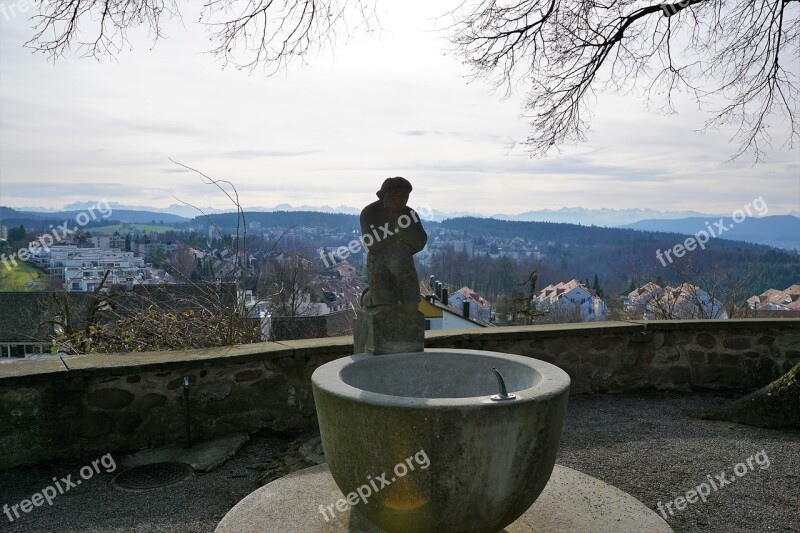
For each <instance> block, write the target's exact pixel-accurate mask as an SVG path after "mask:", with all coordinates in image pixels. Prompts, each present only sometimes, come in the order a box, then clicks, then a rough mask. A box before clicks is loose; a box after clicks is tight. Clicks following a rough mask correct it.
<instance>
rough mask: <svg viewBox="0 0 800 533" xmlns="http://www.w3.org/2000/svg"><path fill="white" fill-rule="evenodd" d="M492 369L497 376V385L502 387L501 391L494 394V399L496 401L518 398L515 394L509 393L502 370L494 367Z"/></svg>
mask: <svg viewBox="0 0 800 533" xmlns="http://www.w3.org/2000/svg"><path fill="white" fill-rule="evenodd" d="M492 371H493V372H494V377H496V378H497V386H498V387H499V388H500V392H499V393H498V394H495V395H494V396H492V400H494V401H496V402H501V401H505V400H513V399H514V398H516V396H514V395H513V394H509V393H508V390H507V389H506V382H505V381H504V380H503V375H502V374H500V371H499V370H497V369H496V368H494V367H492Z"/></svg>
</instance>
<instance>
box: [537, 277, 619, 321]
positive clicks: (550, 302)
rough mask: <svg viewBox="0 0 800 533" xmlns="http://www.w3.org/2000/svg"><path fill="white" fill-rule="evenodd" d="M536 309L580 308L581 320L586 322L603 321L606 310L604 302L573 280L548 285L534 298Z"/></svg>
mask: <svg viewBox="0 0 800 533" xmlns="http://www.w3.org/2000/svg"><path fill="white" fill-rule="evenodd" d="M533 299H534V301H535V302H536V306H537V308H538V309H541V310H544V309H553V308H555V307H558V306H562V307H564V308H566V307H568V306H575V307H578V308H580V311H581V319H582V320H584V321H586V322H594V321H597V320H605V318H606V314H607V313H608V309H607V308H606V302H605V301H604V300H603V299H602V298H600V297H599V296H597V295H596V294H595V293H594V291H592V290H591V289H589V288H587V287H586V286H585V285H584V284H583V283H581V282H580V281H578V280H576V279H573V280H570V281H568V282H566V283H563V282H562V283H558V284H556V285H548V286H547V287H545V288H544V289H542V290H541V291H539V293H538V294H537V295H536V296H534V298H533Z"/></svg>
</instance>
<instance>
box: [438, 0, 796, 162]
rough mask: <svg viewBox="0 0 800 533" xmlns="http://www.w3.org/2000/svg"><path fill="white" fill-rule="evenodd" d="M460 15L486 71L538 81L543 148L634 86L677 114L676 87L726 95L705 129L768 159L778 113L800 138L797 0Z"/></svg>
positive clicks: (469, 9)
mask: <svg viewBox="0 0 800 533" xmlns="http://www.w3.org/2000/svg"><path fill="white" fill-rule="evenodd" d="M792 4H794V5H792ZM454 17H455V23H454V25H453V27H452V29H453V35H452V41H453V43H455V45H456V46H457V49H458V50H459V52H460V53H462V54H463V55H464V56H465V57H466V60H467V63H468V64H469V65H470V66H471V67H472V68H473V70H474V73H475V74H476V75H478V76H482V77H488V78H491V79H493V80H494V82H495V83H496V84H497V85H498V86H501V87H505V88H506V89H507V90H510V89H511V88H512V85H513V83H514V82H515V81H517V80H520V79H523V80H525V81H526V82H527V83H529V84H530V91H529V93H528V96H527V100H526V104H525V107H526V111H527V113H528V115H529V117H530V118H531V127H532V129H533V131H534V133H533V134H532V135H531V136H530V137H529V138H528V140H527V143H528V145H529V147H530V150H531V151H532V153H534V154H544V153H546V152H547V151H548V150H550V149H551V148H552V147H554V146H557V145H560V144H562V143H563V142H565V141H581V140H583V139H584V138H585V133H586V131H587V128H588V121H589V118H590V116H591V112H590V108H589V102H590V97H591V96H592V95H593V94H594V93H595V92H599V91H609V90H610V91H618V92H619V91H621V92H627V91H631V90H633V89H634V88H639V89H641V90H642V91H643V93H644V95H645V97H646V98H647V100H648V101H649V102H653V103H658V104H659V105H660V107H661V108H662V110H665V111H668V112H671V111H674V108H673V97H674V95H675V94H676V93H678V92H684V93H686V94H688V95H689V96H690V97H691V98H692V99H693V100H694V101H695V102H696V103H697V104H699V105H701V106H704V107H709V106H712V107H713V105H714V104H713V102H717V101H725V102H726V104H724V105H723V106H722V107H721V108H716V109H715V108H712V109H710V110H709V111H710V118H709V119H708V121H707V122H706V128H715V127H720V126H723V125H734V126H735V127H736V128H737V133H736V138H737V140H738V141H739V143H740V144H739V150H738V152H737V154H736V155H737V156H738V155H741V154H742V153H744V152H745V151H748V150H749V151H751V152H752V153H753V155H754V156H755V158H756V160H758V159H761V158H762V157H763V156H764V150H765V149H766V148H767V147H768V146H770V145H771V137H770V133H769V131H768V126H769V125H768V123H767V117H768V116H770V115H772V114H775V115H778V116H783V117H785V118H786V119H787V122H786V126H787V129H788V132H787V137H786V143H788V144H789V145H790V146H791V145H793V144H794V143H795V142H797V141H798V134H800V130H799V129H798V125H797V118H798V116H800V115H798V111H800V109H799V108H798V85H797V84H798V75H797V72H796V70H795V71H794V72H793V69H796V68H797V51H798V45H800V31H798V30H799V29H800V16H798V0H738V1H723V0H681V1H677V2H675V3H660V2H654V1H641V0H638V1H637V0H609V1H606V2H596V1H592V0H520V1H511V2H505V1H499V0H478V2H477V6H475V5H473V4H467V3H465V4H464V5H463V6H462V8H461V9H460V10H458V11H456V12H454ZM716 97H720V98H716Z"/></svg>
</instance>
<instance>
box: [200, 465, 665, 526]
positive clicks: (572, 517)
mask: <svg viewBox="0 0 800 533" xmlns="http://www.w3.org/2000/svg"><path fill="white" fill-rule="evenodd" d="M340 498H343V496H342V493H341V491H340V490H339V488H338V487H337V486H336V483H335V482H334V481H333V477H331V475H330V471H329V470H328V465H326V464H323V465H318V466H312V467H310V468H306V469H304V470H300V471H298V472H295V473H293V474H290V475H288V476H286V477H282V478H280V479H277V480H275V481H273V482H272V483H270V484H268V485H266V486H264V487H261V488H260V489H258V490H256V491H254V492H252V493H251V494H250V495H248V496H247V497H246V498H245V499H243V500H242V501H240V502H239V503H238V504H237V505H236V506H235V507H234V508H233V509H231V510H230V511H229V512H228V514H226V515H225V517H224V518H223V519H222V521H221V522H220V523H219V525H218V526H217V528H216V531H215V533H251V532H252V533H263V532H271V531H275V532H281V533H301V532H302V533H306V532H311V531H317V532H320V533H343V532H359V533H383V530H382V529H380V528H378V527H376V526H374V525H372V524H371V523H370V522H368V521H367V519H366V518H364V517H362V516H361V515H360V514H359V513H358V512H357V511H351V510H350V509H348V510H346V511H344V512H341V513H337V514H336V515H335V516H330V514H328V515H327V520H326V516H323V514H322V513H321V512H320V506H328V505H333V504H335V503H336V501H337V500H339V499H340ZM334 509H335V507H334ZM598 531H614V532H615V533H640V532H643V531H646V532H648V533H672V529H671V528H670V527H669V525H668V524H667V523H666V522H665V521H664V520H663V519H662V518H661V517H660V516H658V515H657V514H656V513H654V512H653V511H651V510H650V509H648V508H647V507H646V506H645V505H644V504H643V503H642V502H640V501H639V500H637V499H636V498H634V497H633V496H631V495H630V494H627V493H625V492H623V491H621V490H619V489H617V488H615V487H612V486H611V485H609V484H607V483H604V482H602V481H600V480H599V479H597V478H594V477H592V476H588V475H586V474H583V473H581V472H578V471H577V470H572V469H571V468H567V467H564V466H560V465H556V466H555V468H554V469H553V474H552V476H551V477H550V481H549V482H548V484H547V487H545V489H544V491H543V492H542V494H541V495H540V496H539V498H538V499H537V500H536V502H535V503H534V504H533V505H532V506H531V507H530V508H529V509H528V510H527V511H526V512H525V514H523V515H522V516H521V517H520V518H519V519H518V520H517V521H516V522H514V523H513V524H511V525H509V526H508V527H506V528H505V529H504V530H503V531H502V532H499V533H532V532H547V533H567V532H570V533H596V532H598Z"/></svg>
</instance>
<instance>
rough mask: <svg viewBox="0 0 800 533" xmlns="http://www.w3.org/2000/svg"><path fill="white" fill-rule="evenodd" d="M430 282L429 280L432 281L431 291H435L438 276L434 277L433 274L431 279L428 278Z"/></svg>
mask: <svg viewBox="0 0 800 533" xmlns="http://www.w3.org/2000/svg"><path fill="white" fill-rule="evenodd" d="M428 280H429V281H430V283H431V290H434V289H435V288H436V276H434V275H433V274H431V277H430V278H428Z"/></svg>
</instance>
